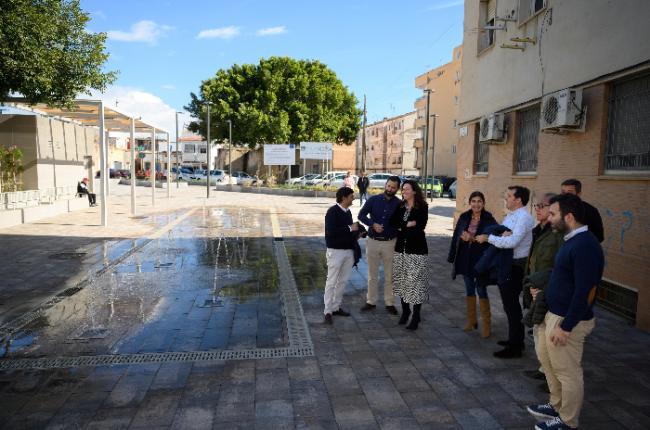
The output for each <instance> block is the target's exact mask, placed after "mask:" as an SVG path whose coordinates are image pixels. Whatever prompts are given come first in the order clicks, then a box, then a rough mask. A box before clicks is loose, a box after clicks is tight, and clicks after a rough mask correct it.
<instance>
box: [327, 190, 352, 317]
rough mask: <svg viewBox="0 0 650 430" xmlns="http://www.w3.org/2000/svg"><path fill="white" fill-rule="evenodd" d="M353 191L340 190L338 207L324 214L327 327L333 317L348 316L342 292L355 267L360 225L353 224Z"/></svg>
mask: <svg viewBox="0 0 650 430" xmlns="http://www.w3.org/2000/svg"><path fill="white" fill-rule="evenodd" d="M353 200H354V191H353V190H352V189H351V188H348V187H341V188H339V189H338V191H337V192H336V204H335V205H334V206H332V207H331V208H329V209H328V210H327V213H326V214H325V243H326V244H327V254H326V256H327V281H326V283H325V297H324V301H325V310H324V314H325V320H324V322H325V324H332V315H339V316H343V317H348V316H350V314H349V313H348V312H346V311H344V310H343V309H341V301H342V300H343V290H345V285H346V284H347V283H348V279H350V274H351V273H352V266H353V265H354V247H355V242H356V240H357V232H358V231H359V223H356V222H352V213H351V212H350V209H349V208H350V206H351V205H352V201H353Z"/></svg>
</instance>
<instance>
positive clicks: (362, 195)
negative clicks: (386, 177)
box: [357, 172, 370, 206]
mask: <svg viewBox="0 0 650 430" xmlns="http://www.w3.org/2000/svg"><path fill="white" fill-rule="evenodd" d="M369 187H370V179H368V176H366V172H361V176H359V179H358V180H357V188H359V205H361V206H363V202H364V201H368V188H369Z"/></svg>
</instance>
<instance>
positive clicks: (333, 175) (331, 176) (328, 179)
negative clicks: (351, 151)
mask: <svg viewBox="0 0 650 430" xmlns="http://www.w3.org/2000/svg"><path fill="white" fill-rule="evenodd" d="M347 173H348V172H343V171H332V172H326V173H325V175H323V182H322V185H324V186H328V185H330V182H331V181H332V179H334V178H336V177H337V176H338V175H343V176H345V175H346V174H347Z"/></svg>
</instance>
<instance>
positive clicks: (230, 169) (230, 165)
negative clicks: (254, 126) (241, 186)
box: [226, 119, 232, 185]
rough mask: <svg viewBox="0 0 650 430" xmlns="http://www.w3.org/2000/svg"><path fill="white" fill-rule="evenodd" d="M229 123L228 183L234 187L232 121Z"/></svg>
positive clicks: (228, 121)
mask: <svg viewBox="0 0 650 430" xmlns="http://www.w3.org/2000/svg"><path fill="white" fill-rule="evenodd" d="M226 122H227V123H228V181H229V183H230V184H231V185H232V158H231V157H232V154H231V153H232V121H231V120H229V119H228V120H226Z"/></svg>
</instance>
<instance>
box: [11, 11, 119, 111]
mask: <svg viewBox="0 0 650 430" xmlns="http://www.w3.org/2000/svg"><path fill="white" fill-rule="evenodd" d="M1 3H2V6H1V7H0V100H2V99H4V98H6V97H7V96H8V95H10V94H12V93H20V94H22V95H23V96H24V97H26V98H27V99H28V100H29V101H30V102H32V103H36V102H44V103H47V104H50V105H55V106H61V105H66V104H69V103H70V102H71V101H72V100H73V99H74V98H75V97H76V96H77V95H78V94H80V93H86V94H88V93H89V92H90V90H91V89H97V90H100V91H103V90H104V89H105V88H106V85H108V84H109V83H111V82H113V81H114V80H115V77H116V74H115V72H107V73H103V72H102V65H103V64H104V63H105V62H106V60H107V59H108V53H106V52H105V50H104V42H105V40H106V34H105V33H89V32H87V30H86V24H87V23H88V21H89V20H90V17H89V16H88V14H86V13H85V12H83V11H82V10H81V8H80V7H79V1H78V0H2V2H1Z"/></svg>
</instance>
